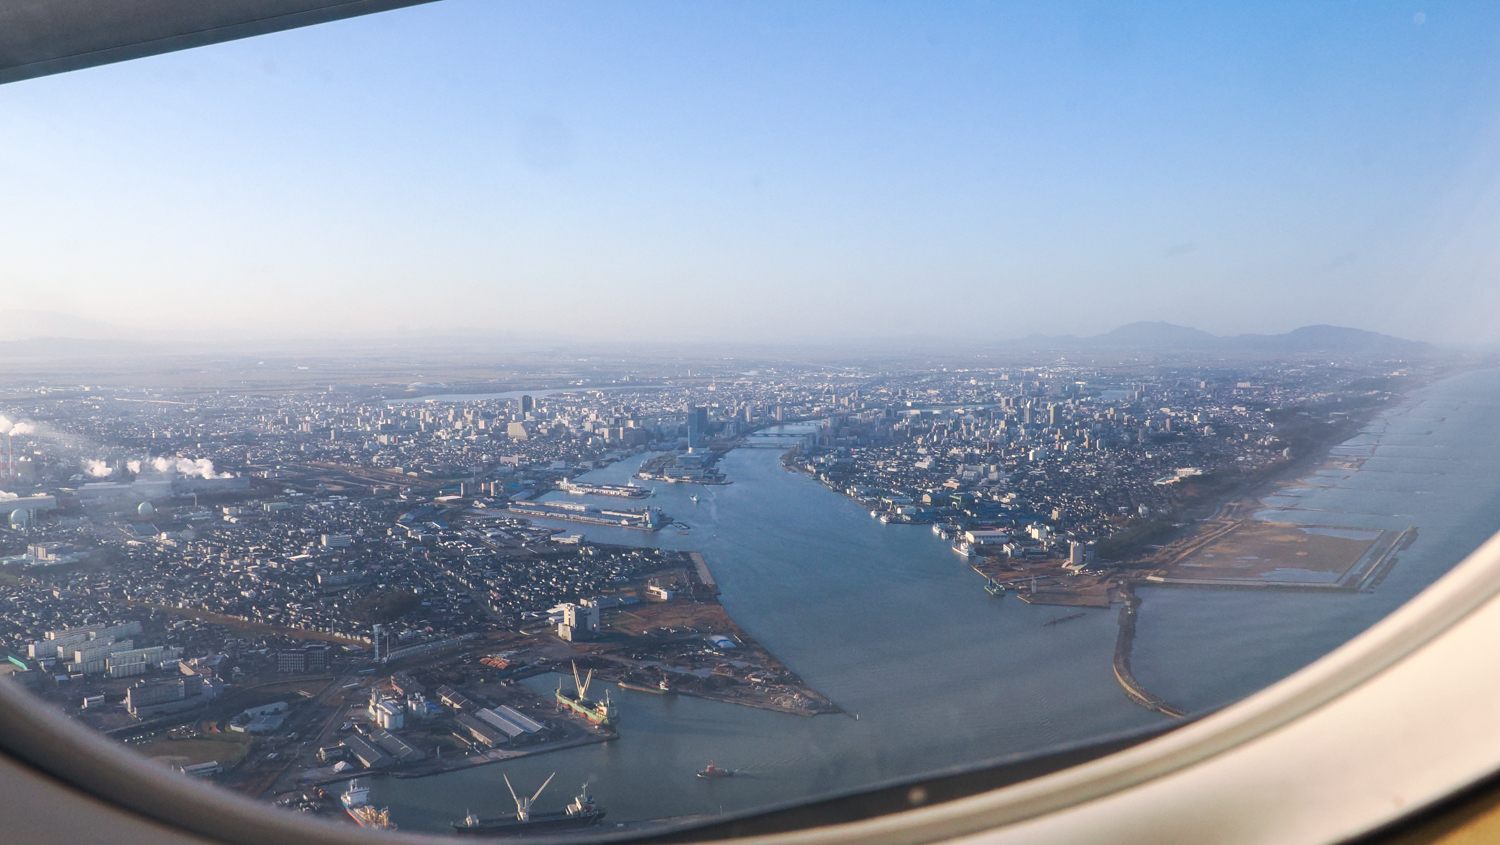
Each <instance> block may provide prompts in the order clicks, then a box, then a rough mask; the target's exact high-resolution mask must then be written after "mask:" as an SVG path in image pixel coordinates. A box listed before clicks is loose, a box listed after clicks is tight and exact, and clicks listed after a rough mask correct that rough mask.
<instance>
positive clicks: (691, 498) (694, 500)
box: [688, 493, 698, 505]
mask: <svg viewBox="0 0 1500 845" xmlns="http://www.w3.org/2000/svg"><path fill="white" fill-rule="evenodd" d="M688 501H690V502H692V503H693V504H695V505H696V504H698V494H697V493H694V494H693V495H691V496H689V497H688Z"/></svg>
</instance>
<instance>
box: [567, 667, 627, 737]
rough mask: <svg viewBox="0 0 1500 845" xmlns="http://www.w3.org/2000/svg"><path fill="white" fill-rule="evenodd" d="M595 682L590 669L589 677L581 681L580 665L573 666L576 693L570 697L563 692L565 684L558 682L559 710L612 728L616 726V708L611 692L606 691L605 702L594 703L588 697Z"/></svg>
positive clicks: (584, 677)
mask: <svg viewBox="0 0 1500 845" xmlns="http://www.w3.org/2000/svg"><path fill="white" fill-rule="evenodd" d="M593 680H594V670H593V669H590V670H589V671H588V674H587V675H584V676H583V677H582V678H581V679H580V678H579V677H578V664H577V663H574V664H573V689H574V693H573V694H572V695H569V694H568V693H566V692H563V686H562V685H563V682H562V679H561V678H559V679H558V681H557V709H558V710H560V711H562V712H564V713H571V714H573V715H575V716H582V717H583V718H584V719H586V720H588V721H589V722H592V723H593V724H596V725H598V726H600V727H603V728H612V727H614V725H615V721H616V719H615V706H614V703H613V702H611V701H610V700H609V690H607V689H606V690H605V691H604V700H603V701H594V700H593V699H591V698H589V697H588V693H589V683H590V682H592V681H593Z"/></svg>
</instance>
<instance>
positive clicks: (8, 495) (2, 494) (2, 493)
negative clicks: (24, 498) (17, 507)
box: [0, 490, 21, 500]
mask: <svg viewBox="0 0 1500 845" xmlns="http://www.w3.org/2000/svg"><path fill="white" fill-rule="evenodd" d="M19 498H21V497H20V496H18V495H16V494H15V493H12V492H10V491H9V490H0V500H3V499H19Z"/></svg>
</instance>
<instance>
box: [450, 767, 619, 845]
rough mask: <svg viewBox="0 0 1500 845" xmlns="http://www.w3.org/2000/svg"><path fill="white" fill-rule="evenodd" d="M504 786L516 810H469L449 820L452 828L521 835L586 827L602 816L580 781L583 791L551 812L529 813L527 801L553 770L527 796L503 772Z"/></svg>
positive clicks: (482, 833)
mask: <svg viewBox="0 0 1500 845" xmlns="http://www.w3.org/2000/svg"><path fill="white" fill-rule="evenodd" d="M501 777H502V778H505V788H506V789H509V790H510V798H511V800H512V801H514V802H516V814H515V815H514V816H497V817H495V818H488V819H486V818H480V817H479V816H476V815H475V814H473V813H469V814H468V815H466V816H464V819H463V821H458V822H453V823H452V825H453V832H454V833H460V834H469V835H474V836H522V835H527V834H531V833H535V832H541V831H549V830H572V829H574V828H580V827H589V826H590V825H594V824H598V823H599V820H600V819H602V818H604V811H603V810H601V809H599V807H598V806H597V805H596V804H594V796H592V795H590V794H589V785H588V784H584V785H583V791H581V792H579V793H578V795H577V796H575V797H574V798H573V801H572V803H570V804H568V806H567V807H564V808H563V809H562V810H560V811H557V812H551V813H533V812H531V805H532V803H533V802H535V801H536V799H537V798H538V797H540V796H541V794H542V790H544V789H546V788H547V784H550V783H551V782H552V779H553V778H554V777H557V772H553V773H552V774H550V775H548V776H547V779H546V780H544V781H542V785H541V787H540V788H538V789H537V791H536V792H535V793H533V794H532V795H531V797H529V798H527V797H524V796H520V795H517V794H516V789H515V787H513V786H511V785H510V778H509V777H506V776H505V775H504V774H502V775H501Z"/></svg>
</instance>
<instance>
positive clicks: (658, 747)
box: [371, 371, 1500, 830]
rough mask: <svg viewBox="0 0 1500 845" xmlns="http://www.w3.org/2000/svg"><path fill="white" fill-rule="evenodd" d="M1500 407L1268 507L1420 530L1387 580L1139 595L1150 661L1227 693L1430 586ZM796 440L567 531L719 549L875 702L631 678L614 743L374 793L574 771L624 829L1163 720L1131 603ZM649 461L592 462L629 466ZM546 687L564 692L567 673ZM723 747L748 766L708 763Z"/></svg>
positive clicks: (775, 616)
mask: <svg viewBox="0 0 1500 845" xmlns="http://www.w3.org/2000/svg"><path fill="white" fill-rule="evenodd" d="M1497 411H1500V372H1496V371H1483V372H1475V373H1468V374H1464V375H1460V376H1457V377H1454V378H1450V379H1447V380H1445V381H1443V382H1440V383H1438V384H1435V385H1431V386H1429V387H1427V388H1424V389H1422V390H1419V391H1417V392H1415V393H1414V394H1413V395H1412V396H1410V397H1409V398H1407V399H1406V400H1404V401H1402V402H1401V403H1400V404H1399V405H1397V406H1394V407H1392V408H1391V409H1389V410H1387V411H1386V412H1384V413H1382V414H1381V415H1380V416H1379V417H1378V418H1377V419H1376V420H1375V421H1374V422H1372V423H1371V424H1370V425H1368V426H1367V427H1366V428H1365V430H1364V431H1363V432H1362V433H1361V434H1360V435H1358V436H1357V437H1355V438H1354V439H1352V440H1350V441H1348V442H1347V443H1345V444H1343V445H1341V446H1339V447H1337V448H1336V450H1335V452H1336V454H1344V455H1355V456H1363V457H1366V458H1367V460H1366V462H1365V464H1364V465H1363V467H1361V468H1360V469H1357V470H1338V471H1332V470H1329V471H1319V472H1314V473H1312V474H1310V475H1309V476H1308V477H1307V478H1305V479H1304V480H1303V481H1302V482H1300V483H1299V484H1297V485H1295V486H1293V487H1291V488H1290V489H1288V490H1286V491H1285V493H1284V495H1281V496H1278V497H1275V498H1273V499H1272V500H1270V501H1268V502H1267V504H1268V506H1269V507H1270V508H1271V510H1268V511H1267V512H1266V515H1267V516H1268V517H1269V518H1274V519H1278V520H1286V521H1297V522H1304V523H1311V524H1320V525H1337V526H1361V527H1362V526H1371V527H1391V528H1402V527H1406V526H1411V525H1415V526H1417V527H1418V528H1419V535H1418V538H1417V540H1416V542H1415V543H1414V544H1413V545H1412V546H1411V548H1409V549H1407V550H1406V551H1404V552H1402V553H1401V555H1400V559H1399V562H1398V563H1397V565H1396V567H1395V568H1394V569H1393V570H1392V571H1391V573H1390V574H1389V576H1388V577H1387V578H1386V579H1385V580H1384V582H1383V583H1381V584H1380V585H1379V587H1377V588H1376V589H1375V590H1374V591H1372V592H1368V593H1348V594H1314V593H1293V592H1274V593H1271V592H1266V593H1262V592H1251V591H1228V590H1225V591H1215V590H1206V589H1195V588H1155V589H1148V590H1143V591H1142V596H1143V598H1144V604H1143V605H1142V608H1141V613H1140V621H1139V624H1138V635H1137V639H1136V647H1135V654H1134V667H1135V671H1136V675H1137V677H1138V678H1139V679H1140V680H1141V681H1142V682H1143V683H1144V684H1145V686H1146V687H1147V688H1149V689H1151V690H1152V691H1153V692H1155V693H1157V694H1159V695H1161V696H1162V697H1163V698H1165V699H1166V700H1168V701H1170V702H1172V703H1173V704H1177V705H1179V706H1184V707H1186V708H1188V709H1189V710H1193V711H1202V710H1205V709H1209V708H1213V707H1217V706H1220V705H1222V704H1225V703H1228V702H1230V701H1233V700H1234V699H1236V698H1238V697H1241V696H1243V695H1245V694H1247V693H1249V692H1252V691H1254V690H1256V689H1258V688H1260V687H1263V686H1265V685H1266V684H1268V683H1270V682H1272V681H1274V680H1276V679H1278V678H1280V677H1282V676H1285V675H1286V674H1289V673H1290V672H1292V671H1295V670H1296V669H1297V668H1299V667H1301V666H1303V665H1305V664H1306V663H1308V662H1310V661H1311V660H1313V659H1315V658H1317V657H1318V656H1320V655H1322V654H1324V653H1326V652H1327V651H1329V650H1331V649H1333V648H1335V647H1337V646H1338V645H1339V644H1340V643H1342V642H1344V641H1345V640H1347V639H1349V638H1350V637H1351V636H1353V635H1354V634H1357V633H1358V632H1359V631H1360V630H1362V629H1363V628H1365V627H1367V626H1368V625H1370V624H1371V623H1373V622H1375V621H1377V620H1378V619H1380V618H1381V617H1382V616H1384V615H1385V614H1386V613H1388V612H1390V610H1392V609H1393V608H1395V607H1396V606H1398V605H1400V604H1401V603H1402V602H1404V601H1406V600H1407V599H1409V598H1410V597H1411V596H1413V595H1414V594H1415V593H1416V592H1418V591H1419V590H1421V589H1422V588H1423V587H1425V586H1426V585H1428V584H1430V583H1432V581H1433V580H1434V579H1436V578H1437V577H1438V576H1439V575H1441V574H1442V573H1443V572H1445V571H1447V569H1448V568H1450V567H1451V566H1452V565H1453V564H1454V563H1456V562H1457V561H1458V560H1459V559H1461V558H1462V557H1463V556H1464V554H1466V553H1467V552H1469V551H1471V550H1472V549H1473V548H1475V547H1476V546H1477V545H1478V544H1479V543H1480V542H1481V541H1482V540H1483V539H1484V538H1486V537H1487V536H1488V535H1489V534H1490V533H1491V532H1492V531H1493V530H1494V529H1495V528H1496V527H1497V524H1500V449H1497V448H1496V447H1497V446H1500V443H1497V434H1496V431H1495V429H1494V422H1493V421H1494V420H1495V419H1496V418H1497ZM805 430H806V428H805V427H799V426H786V427H783V428H782V429H781V433H782V434H784V435H788V436H794V435H795V434H796V433H797V432H798V431H805ZM773 434H774V432H773ZM758 442H759V443H761V444H765V443H774V442H775V440H774V437H772V438H766V437H761V438H758ZM780 454H781V451H780V450H779V449H775V448H740V449H735V450H734V451H731V452H730V453H729V454H728V455H726V456H725V458H724V460H723V461H722V462H721V465H720V466H721V468H722V469H723V470H724V472H725V473H726V475H727V476H728V477H729V479H731V480H732V481H733V483H732V484H730V485H727V486H718V487H693V486H684V485H669V484H657V485H654V486H655V489H656V491H657V492H656V496H655V497H653V498H652V499H650V500H647V501H649V503H650V504H652V505H655V506H658V507H661V508H662V509H664V510H665V511H666V512H667V513H668V514H670V515H671V516H673V517H676V518H677V519H679V520H681V521H683V522H686V523H687V524H688V525H689V526H691V530H690V531H687V532H685V533H680V532H678V531H676V530H673V529H668V530H666V531H661V532H658V533H656V534H644V533H641V532H636V531H628V530H624V529H612V528H606V527H596V526H584V525H578V524H575V523H560V524H561V525H565V526H566V527H567V528H568V529H569V530H570V531H576V532H580V533H583V534H585V535H586V536H587V537H588V538H589V539H591V540H597V541H600V542H610V543H623V544H633V545H639V544H650V545H660V546H662V547H665V548H674V549H683V550H694V551H701V552H703V554H704V555H705V557H706V558H707V560H708V563H709V566H710V568H711V569H712V571H713V573H714V576H715V578H716V579H717V580H718V582H719V586H720V589H721V590H722V599H723V602H724V605H725V607H726V609H727V610H728V611H729V613H730V614H731V615H732V616H733V617H734V619H735V620H736V621H737V622H739V624H740V625H741V626H742V627H743V628H744V629H745V631H746V632H747V633H748V634H749V635H751V636H753V637H755V638H756V639H758V640H759V641H760V642H762V643H763V644H764V645H766V646H767V647H768V648H769V649H770V650H771V651H772V652H773V653H774V654H776V655H777V656H778V657H780V658H781V659H782V660H783V661H784V662H785V663H786V664H787V665H788V666H789V667H791V669H792V670H793V671H795V672H797V673H798V674H800V675H801V676H802V678H803V679H804V680H805V681H806V682H807V683H808V684H810V685H812V686H813V687H815V688H817V689H819V690H821V691H822V692H824V693H826V694H827V695H829V696H830V697H831V698H832V699H833V700H834V701H835V702H836V703H838V704H839V705H840V706H841V707H842V708H844V710H846V711H848V712H849V713H850V714H859V718H858V719H855V718H853V716H852V715H851V716H840V715H834V716H819V717H816V718H808V717H802V716H792V715H785V714H779V713H771V712H766V711H760V710H753V709H749V708H745V707H738V706H734V705H729V704H720V703H716V702H709V701H702V700H698V699H693V698H687V697H682V696H666V697H663V696H654V695H649V694H641V693H632V692H622V691H619V690H615V691H614V692H613V693H612V695H613V696H614V697H615V698H616V700H617V701H619V703H620V704H621V705H622V721H621V726H620V734H621V735H620V738H619V739H617V740H615V741H612V742H608V743H603V744H596V745H590V746H585V747H582V748H576V749H570V750H565V751H559V752H555V753H549V754H543V755H538V756H536V757H532V758H528V759H523V760H517V761H514V762H510V763H503V764H495V765H489V766H481V767H477V768H472V769H467V770H461V771H457V772H451V773H448V774H443V775H438V776H433V777H427V778H415V779H396V778H377V779H375V780H374V781H373V782H372V784H371V785H372V786H373V798H374V800H376V801H377V802H379V803H382V804H387V805H389V806H390V808H391V812H392V816H393V818H394V819H395V821H396V822H397V824H399V825H400V826H401V827H402V828H403V829H406V830H441V829H446V825H447V823H448V822H449V821H450V820H453V819H457V818H460V817H462V816H463V814H464V813H465V812H466V811H467V810H470V809H473V810H475V811H477V812H480V813H481V814H485V815H491V814H499V813H503V812H508V811H509V810H510V809H511V806H510V799H509V796H508V795H507V794H506V791H505V786H504V783H503V782H502V781H501V777H500V776H501V772H502V771H503V772H505V773H506V774H508V775H509V776H510V778H511V780H512V782H514V783H516V785H517V788H521V787H522V786H523V785H525V784H531V785H532V786H530V787H529V788H528V791H529V790H530V789H534V788H535V784H539V783H540V782H541V780H542V779H543V778H545V777H546V776H547V775H548V773H550V772H553V771H556V772H557V773H558V777H557V782H555V783H554V785H553V786H552V787H551V789H550V790H549V792H548V794H547V795H546V796H544V798H543V799H542V801H541V802H539V805H540V806H539V809H555V808H557V807H560V806H561V805H562V803H563V802H565V801H566V800H567V799H568V798H569V796H570V794H571V793H570V792H569V790H570V789H573V788H575V787H576V785H577V784H579V783H582V782H583V781H584V780H588V781H589V782H590V783H591V784H592V788H593V790H594V793H595V795H596V797H597V798H598V800H599V802H600V804H601V805H602V806H604V807H605V808H607V810H608V812H609V820H607V822H606V823H608V821H615V820H619V821H626V820H642V819H650V818H657V817H665V816H677V815H687V814H699V813H717V812H721V811H724V812H728V811H733V810H743V809H747V808H751V807H756V806H764V805H769V804H781V803H785V802H789V801H794V800H799V799H807V798H811V797H815V796H819V795H824V794H830V793H836V792H843V791H848V790H851V789H854V788H858V787H860V786H863V785H868V784H872V783H876V782H883V781H889V780H892V779H896V778H902V777H912V776H917V775H921V774H924V773H931V772H935V771H938V770H943V769H950V768H953V767H958V766H965V765H973V764H976V763H979V762H982V761H992V760H999V759H1004V758H1015V757H1023V756H1026V755H1030V754H1035V753H1038V752H1044V751H1047V750H1050V749H1056V748H1058V747H1060V746H1063V745H1072V744H1077V743H1083V742H1087V741H1091V740H1097V739H1101V738H1105V737H1109V736H1111V735H1117V734H1120V733H1123V732H1129V731H1134V730H1139V729H1142V728H1148V727H1153V726H1158V725H1162V724H1165V723H1166V719H1165V717H1163V716H1161V715H1158V714H1156V713H1152V712H1148V711H1146V710H1144V709H1142V708H1140V707H1138V706H1136V705H1134V704H1132V703H1131V702H1130V701H1128V700H1127V699H1126V698H1125V696H1124V694H1123V692H1122V691H1121V689H1120V688H1119V686H1118V685H1117V684H1116V682H1115V680H1114V677H1113V674H1112V672H1111V658H1112V655H1113V649H1114V643H1115V633H1116V625H1115V618H1116V614H1117V610H1115V609H1111V610H1089V611H1085V614H1084V615H1083V616H1082V617H1080V618H1077V619H1071V620H1069V621H1066V622H1063V623H1061V624H1057V625H1051V626H1048V625H1046V624H1045V623H1047V622H1048V621H1051V620H1054V619H1058V618H1060V617H1065V616H1069V615H1072V614H1073V613H1075V612H1076V611H1074V610H1072V609H1070V608H1059V607H1033V606H1030V605H1026V604H1024V603H1022V602H1020V601H1017V600H1015V599H1014V598H1007V599H1002V600H997V599H993V598H991V597H989V596H988V595H987V594H986V593H985V592H984V590H983V589H982V585H983V582H982V581H981V580H980V579H979V578H978V576H976V575H974V573H973V572H972V571H970V570H969V568H968V566H967V565H966V564H964V563H963V561H962V560H961V559H960V558H959V557H958V556H956V555H954V554H953V553H952V552H950V551H949V550H948V548H947V546H946V544H944V543H943V542H941V541H940V540H939V539H938V538H937V537H935V536H934V535H933V534H932V533H931V531H930V530H928V528H927V527H926V526H920V527H910V526H883V525H881V524H880V523H878V522H876V521H875V520H872V519H871V518H870V517H869V514H868V513H867V512H865V511H864V510H863V509H862V508H860V507H859V505H857V504H856V503H854V502H852V501H850V500H849V499H848V498H846V497H844V496H842V495H839V494H838V493H835V492H833V491H831V490H829V489H827V488H825V487H823V486H822V485H820V484H819V483H817V482H816V481H814V480H813V479H810V478H808V477H806V476H804V475H802V474H799V473H794V472H788V471H786V470H784V469H783V468H782V467H781V465H780ZM642 460H644V456H637V457H635V458H631V459H629V460H626V461H623V462H621V463H618V464H615V465H613V466H610V467H607V468H604V469H601V470H598V471H596V472H593V473H590V474H588V475H586V476H583V478H585V479H587V480H591V481H603V482H615V483H623V482H624V481H625V480H627V479H628V478H630V477H631V476H632V475H633V474H634V472H635V469H636V467H637V466H639V464H640V463H641V461H642ZM693 494H697V495H698V496H699V497H700V502H698V503H696V504H695V503H693V502H692V501H691V500H690V498H689V497H690V496H691V495H693ZM609 501H611V502H613V503H614V504H618V503H619V502H618V500H609ZM529 683H533V684H535V685H536V687H537V688H538V689H541V690H549V689H550V688H551V685H552V683H553V681H552V679H551V677H550V676H546V677H542V678H537V679H533V680H532V681H530V682H529ZM709 760H714V761H716V762H718V763H719V764H720V765H722V766H726V767H731V768H735V769H738V770H741V771H742V772H743V773H744V774H745V775H746V776H744V777H735V778H730V779H727V780H717V781H704V780H700V779H698V778H696V777H695V776H694V772H695V771H696V770H697V769H699V768H701V767H702V766H703V765H704V764H705V763H707V762H708V761H709Z"/></svg>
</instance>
